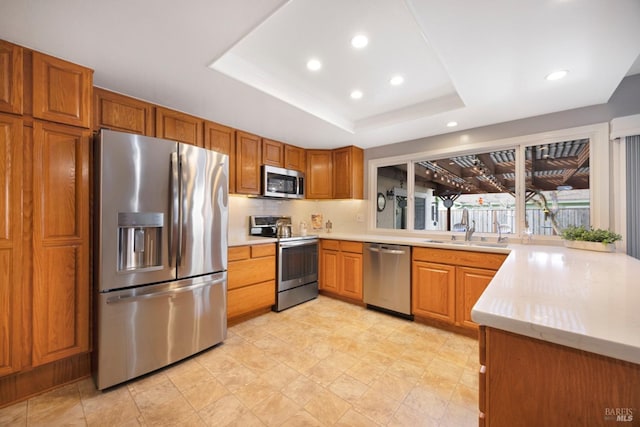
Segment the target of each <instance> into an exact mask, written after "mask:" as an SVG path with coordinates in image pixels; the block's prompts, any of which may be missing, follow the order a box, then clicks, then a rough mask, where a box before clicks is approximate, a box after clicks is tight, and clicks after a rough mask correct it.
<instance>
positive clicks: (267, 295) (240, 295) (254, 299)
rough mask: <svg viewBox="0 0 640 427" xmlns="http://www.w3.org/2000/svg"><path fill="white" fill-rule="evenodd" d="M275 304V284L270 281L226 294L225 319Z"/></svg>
mask: <svg viewBox="0 0 640 427" xmlns="http://www.w3.org/2000/svg"><path fill="white" fill-rule="evenodd" d="M275 302H276V282H275V281H274V280H270V281H267V282H263V283H258V284H255V285H252V286H246V287H244V288H239V289H231V290H229V291H228V292H227V318H228V319H229V318H232V317H235V316H240V315H242V314H246V313H250V312H252V311H255V310H259V309H261V308H265V307H270V306H272V305H273V304H275Z"/></svg>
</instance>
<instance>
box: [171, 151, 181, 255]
mask: <svg viewBox="0 0 640 427" xmlns="http://www.w3.org/2000/svg"><path fill="white" fill-rule="evenodd" d="M179 185H180V168H179V167H178V153H177V152H173V153H171V183H170V192H171V194H170V199H169V215H170V218H169V222H170V224H171V229H170V230H169V264H170V265H175V264H176V261H175V260H174V257H176V258H177V263H178V264H180V251H179V247H180V244H179V242H180V217H179V216H180V213H179V200H180V199H179V197H180V187H179Z"/></svg>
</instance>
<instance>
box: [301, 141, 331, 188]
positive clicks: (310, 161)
mask: <svg viewBox="0 0 640 427" xmlns="http://www.w3.org/2000/svg"><path fill="white" fill-rule="evenodd" d="M332 166H333V161H332V152H331V150H307V173H306V182H305V191H306V192H307V194H306V196H305V197H306V198H307V199H331V198H332V197H333V187H332V185H331V183H332V181H333V167H332Z"/></svg>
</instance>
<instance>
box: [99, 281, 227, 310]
mask: <svg viewBox="0 0 640 427" xmlns="http://www.w3.org/2000/svg"><path fill="white" fill-rule="evenodd" d="M225 280H226V277H221V278H218V279H213V280H210V281H206V282H198V283H194V284H192V285H188V286H182V287H179V288H172V289H167V290H164V291H159V292H149V293H144V294H138V295H136V294H128V295H118V296H114V297H111V298H108V299H107V304H117V303H121V302H133V301H140V300H145V299H149V298H160V297H167V296H173V295H176V294H179V293H182V292H187V291H195V290H197V289H202V288H207V287H210V286H214V285H218V284H220V283H223V282H225Z"/></svg>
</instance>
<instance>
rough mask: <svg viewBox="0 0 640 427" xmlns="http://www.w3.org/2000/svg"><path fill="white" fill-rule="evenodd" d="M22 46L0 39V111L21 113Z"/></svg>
mask: <svg viewBox="0 0 640 427" xmlns="http://www.w3.org/2000/svg"><path fill="white" fill-rule="evenodd" d="M23 83H24V79H23V75H22V48H21V47H20V46H16V45H14V44H11V43H8V42H5V41H3V40H0V111H4V112H6V113H16V114H22V99H23V93H24V92H23Z"/></svg>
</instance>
